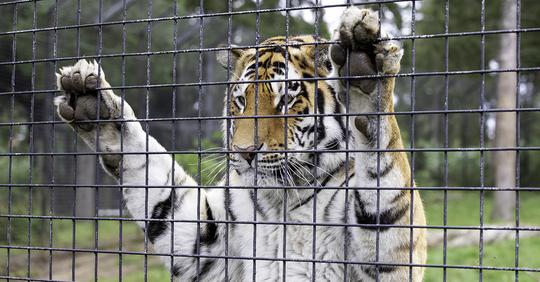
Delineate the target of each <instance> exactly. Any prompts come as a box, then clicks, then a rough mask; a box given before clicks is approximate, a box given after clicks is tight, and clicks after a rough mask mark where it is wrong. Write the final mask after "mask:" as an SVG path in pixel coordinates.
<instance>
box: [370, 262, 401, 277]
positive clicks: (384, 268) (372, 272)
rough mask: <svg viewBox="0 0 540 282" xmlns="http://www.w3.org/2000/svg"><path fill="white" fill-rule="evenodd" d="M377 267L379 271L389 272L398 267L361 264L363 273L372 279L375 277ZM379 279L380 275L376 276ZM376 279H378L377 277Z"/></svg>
mask: <svg viewBox="0 0 540 282" xmlns="http://www.w3.org/2000/svg"><path fill="white" fill-rule="evenodd" d="M377 269H378V270H379V274H380V273H390V272H394V271H396V270H397V269H398V267H397V266H394V265H369V266H362V270H363V271H364V273H366V274H367V275H368V276H369V277H371V278H372V279H377ZM378 278H379V279H380V276H379V277H378ZM377 280H378V279H377Z"/></svg>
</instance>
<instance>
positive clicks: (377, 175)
mask: <svg viewBox="0 0 540 282" xmlns="http://www.w3.org/2000/svg"><path fill="white" fill-rule="evenodd" d="M393 167H394V161H393V160H392V162H390V164H388V165H387V166H386V167H385V168H384V170H382V171H380V168H379V171H378V172H379V173H377V172H373V171H371V170H368V176H369V177H370V178H371V179H377V178H379V179H380V178H382V177H384V176H385V175H387V174H388V173H389V172H390V170H392V168H393Z"/></svg>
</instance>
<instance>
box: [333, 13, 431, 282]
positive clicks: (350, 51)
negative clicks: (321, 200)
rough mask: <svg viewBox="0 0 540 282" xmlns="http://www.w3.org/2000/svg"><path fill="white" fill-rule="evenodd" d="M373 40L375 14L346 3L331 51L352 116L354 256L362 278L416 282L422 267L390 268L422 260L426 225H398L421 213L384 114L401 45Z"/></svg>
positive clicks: (418, 220) (421, 220)
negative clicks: (365, 263) (357, 261)
mask: <svg viewBox="0 0 540 282" xmlns="http://www.w3.org/2000/svg"><path fill="white" fill-rule="evenodd" d="M378 37H379V19H378V14H377V13H376V12H374V11H372V10H368V9H358V8H356V7H351V8H348V9H347V10H346V11H345V12H344V13H343V15H342V19H341V24H340V26H339V28H338V29H337V30H336V31H335V33H334V40H335V41H339V43H338V44H334V45H333V46H332V47H331V48H330V57H331V59H332V61H333V67H334V75H335V76H339V77H346V78H345V79H341V80H339V84H340V85H339V86H340V87H339V88H340V89H341V91H340V98H341V101H342V102H343V103H347V104H348V107H349V112H351V113H357V114H359V115H358V116H356V117H354V118H351V119H350V123H351V125H350V128H351V129H352V131H353V137H354V138H353V144H352V145H351V148H353V149H356V150H359V151H361V152H357V153H353V154H352V155H353V156H354V159H355V177H354V182H353V183H351V184H352V186H354V187H355V190H354V192H353V193H352V196H351V199H350V201H351V203H352V206H353V207H354V208H353V209H351V212H350V214H349V218H350V222H356V223H358V224H362V225H363V226H362V227H361V228H354V229H353V231H352V232H351V233H352V235H353V236H352V241H353V242H354V244H355V246H356V248H355V251H356V259H357V260H359V261H363V262H371V263H374V264H373V265H364V266H362V267H361V272H362V275H363V279H364V280H366V281H369V280H378V281H407V280H408V279H409V278H412V280H413V281H421V280H422V277H423V268H419V267H413V268H411V269H409V268H408V267H403V266H396V265H392V264H408V263H413V264H423V263H425V259H426V241H425V230H424V229H414V230H413V231H412V232H411V229H410V228H404V227H405V226H408V225H411V224H413V225H425V216H424V210H423V206H422V202H421V199H420V195H419V193H418V191H413V192H411V190H409V189H407V188H410V187H413V186H414V182H413V180H412V179H411V174H410V168H409V162H408V159H407V155H406V154H405V152H395V151H394V152H392V150H401V149H403V144H402V140H401V134H400V130H399V127H398V124H397V121H396V118H395V116H394V115H391V114H389V113H391V112H393V111H394V104H393V94H394V82H395V77H393V76H392V75H395V74H397V73H398V72H399V69H400V60H401V57H402V55H403V50H402V49H401V48H400V47H399V46H398V45H397V44H396V43H394V42H391V41H380V40H378ZM359 76H364V77H359ZM366 76H367V77H366ZM370 76H382V77H370ZM363 113H369V114H367V115H362V114H363ZM385 150H388V151H385ZM378 188H380V189H378ZM409 270H410V271H409Z"/></svg>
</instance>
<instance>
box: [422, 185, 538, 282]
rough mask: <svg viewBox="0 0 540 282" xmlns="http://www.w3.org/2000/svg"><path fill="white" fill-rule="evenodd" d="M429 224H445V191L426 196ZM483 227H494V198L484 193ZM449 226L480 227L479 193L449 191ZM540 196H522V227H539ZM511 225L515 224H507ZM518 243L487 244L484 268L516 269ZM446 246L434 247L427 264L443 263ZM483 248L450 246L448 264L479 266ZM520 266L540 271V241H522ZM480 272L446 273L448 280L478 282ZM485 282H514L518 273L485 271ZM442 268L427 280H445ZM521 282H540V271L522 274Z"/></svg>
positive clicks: (429, 271) (429, 273) (431, 272)
mask: <svg viewBox="0 0 540 282" xmlns="http://www.w3.org/2000/svg"><path fill="white" fill-rule="evenodd" d="M422 195H423V198H424V205H425V208H426V216H427V221H428V225H443V223H444V216H443V215H444V213H443V211H444V207H445V205H444V196H443V192H431V191H430V192H426V193H423V194H422ZM484 196H485V198H484V200H485V202H484V205H483V210H484V224H488V225H489V224H494V223H499V224H501V223H500V222H494V221H492V220H491V219H490V213H491V210H492V209H493V206H492V201H491V200H492V197H491V196H492V195H491V194H489V193H485V195H484ZM447 200H448V201H447V205H446V210H447V218H446V222H447V225H451V226H478V225H479V224H480V192H448V193H447ZM538 203H540V193H534V192H521V193H520V214H519V215H520V225H533V226H535V225H536V226H538V224H539V223H538V222H539V220H538V219H539V218H540V208H539V207H538ZM505 225H510V226H511V225H512V224H509V223H507V224H505ZM515 244H516V242H515V240H504V241H498V242H496V243H492V244H484V247H483V256H482V257H483V261H482V265H483V266H495V267H515ZM443 255H444V253H443V247H442V246H438V247H434V248H431V249H430V250H429V252H428V262H427V263H428V264H435V265H441V264H443ZM479 257H480V247H479V244H478V243H477V242H475V244H474V246H468V247H451V248H448V249H447V252H446V264H447V265H450V266H465V265H472V266H479ZM518 259H519V267H524V268H535V269H540V238H539V237H535V238H523V239H520V240H519V257H518ZM479 276H480V273H479V271H478V270H474V269H451V268H448V269H447V271H446V278H447V281H463V282H464V281H478V280H479ZM482 277H483V279H484V281H513V280H514V277H515V272H513V271H496V270H483V273H482ZM442 280H443V269H442V268H427V269H426V279H425V281H442ZM519 281H536V282H538V281H540V273H538V272H519Z"/></svg>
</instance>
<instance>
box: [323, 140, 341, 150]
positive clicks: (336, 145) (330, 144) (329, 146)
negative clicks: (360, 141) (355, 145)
mask: <svg viewBox="0 0 540 282" xmlns="http://www.w3.org/2000/svg"><path fill="white" fill-rule="evenodd" d="M339 141H340V140H339V139H337V138H334V139H332V140H330V142H328V143H327V144H326V145H324V149H326V150H328V151H331V150H337V149H339Z"/></svg>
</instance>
